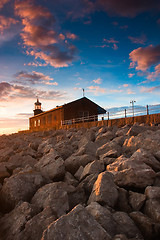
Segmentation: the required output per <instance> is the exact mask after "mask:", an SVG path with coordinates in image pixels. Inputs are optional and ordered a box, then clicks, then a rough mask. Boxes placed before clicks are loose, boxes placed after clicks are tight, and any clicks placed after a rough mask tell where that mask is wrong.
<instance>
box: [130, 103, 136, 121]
mask: <svg viewBox="0 0 160 240" xmlns="http://www.w3.org/2000/svg"><path fill="white" fill-rule="evenodd" d="M135 102H136V101H134V100H132V101H130V104H132V112H133V117H134V103H135Z"/></svg>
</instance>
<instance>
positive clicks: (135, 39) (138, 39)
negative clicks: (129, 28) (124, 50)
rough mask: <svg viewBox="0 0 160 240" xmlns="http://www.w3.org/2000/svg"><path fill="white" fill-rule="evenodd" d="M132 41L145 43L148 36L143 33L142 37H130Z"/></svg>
mask: <svg viewBox="0 0 160 240" xmlns="http://www.w3.org/2000/svg"><path fill="white" fill-rule="evenodd" d="M128 38H129V39H130V40H131V42H132V43H136V44H145V42H146V40H147V38H146V36H145V35H144V34H143V35H141V36H140V37H131V36H129V37H128Z"/></svg>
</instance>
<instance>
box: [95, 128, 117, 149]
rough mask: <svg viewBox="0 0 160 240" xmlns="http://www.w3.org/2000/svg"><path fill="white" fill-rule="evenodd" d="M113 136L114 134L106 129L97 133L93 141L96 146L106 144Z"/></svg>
mask: <svg viewBox="0 0 160 240" xmlns="http://www.w3.org/2000/svg"><path fill="white" fill-rule="evenodd" d="M114 137H115V134H114V133H113V132H112V131H107V132H105V133H102V134H99V135H98V136H97V137H96V139H95V142H96V144H97V145H98V146H102V145H104V144H106V143H107V142H108V141H111V140H112V139H113V138H114Z"/></svg>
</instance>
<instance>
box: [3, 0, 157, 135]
mask: <svg viewBox="0 0 160 240" xmlns="http://www.w3.org/2000/svg"><path fill="white" fill-rule="evenodd" d="M0 69H1V70H0V100H1V101H0V134H2V133H11V132H14V131H17V130H20V129H27V127H28V117H29V116H31V115H32V114H33V112H32V111H33V107H34V105H33V104H34V102H35V100H36V96H38V97H39V99H40V101H41V102H42V107H43V109H44V110H49V109H51V108H54V107H55V106H56V105H61V104H64V103H67V102H70V101H72V100H75V99H77V98H80V97H82V88H84V89H85V95H86V96H87V97H88V98H90V99H91V100H93V101H95V102H96V103H97V104H99V105H101V106H102V107H104V108H111V107H112V108H113V107H120V106H127V105H128V106H129V105H130V100H132V99H134V100H136V103H137V104H138V105H146V104H158V103H159V93H160V82H159V79H160V78H159V77H160V2H159V1H158V0H152V1H151V0H139V1H138V0H130V1H128V0H108V1H105V0H76V1H75V0H59V1H49V0H40V1H38V0H35V1H29V0H23V1H20V0H1V2H0Z"/></svg>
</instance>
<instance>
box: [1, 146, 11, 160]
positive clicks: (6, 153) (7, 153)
mask: <svg viewBox="0 0 160 240" xmlns="http://www.w3.org/2000/svg"><path fill="white" fill-rule="evenodd" d="M13 154H14V151H13V149H12V148H10V147H5V148H3V149H0V162H7V161H8V159H9V158H10V157H11V156H12V155H13Z"/></svg>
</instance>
